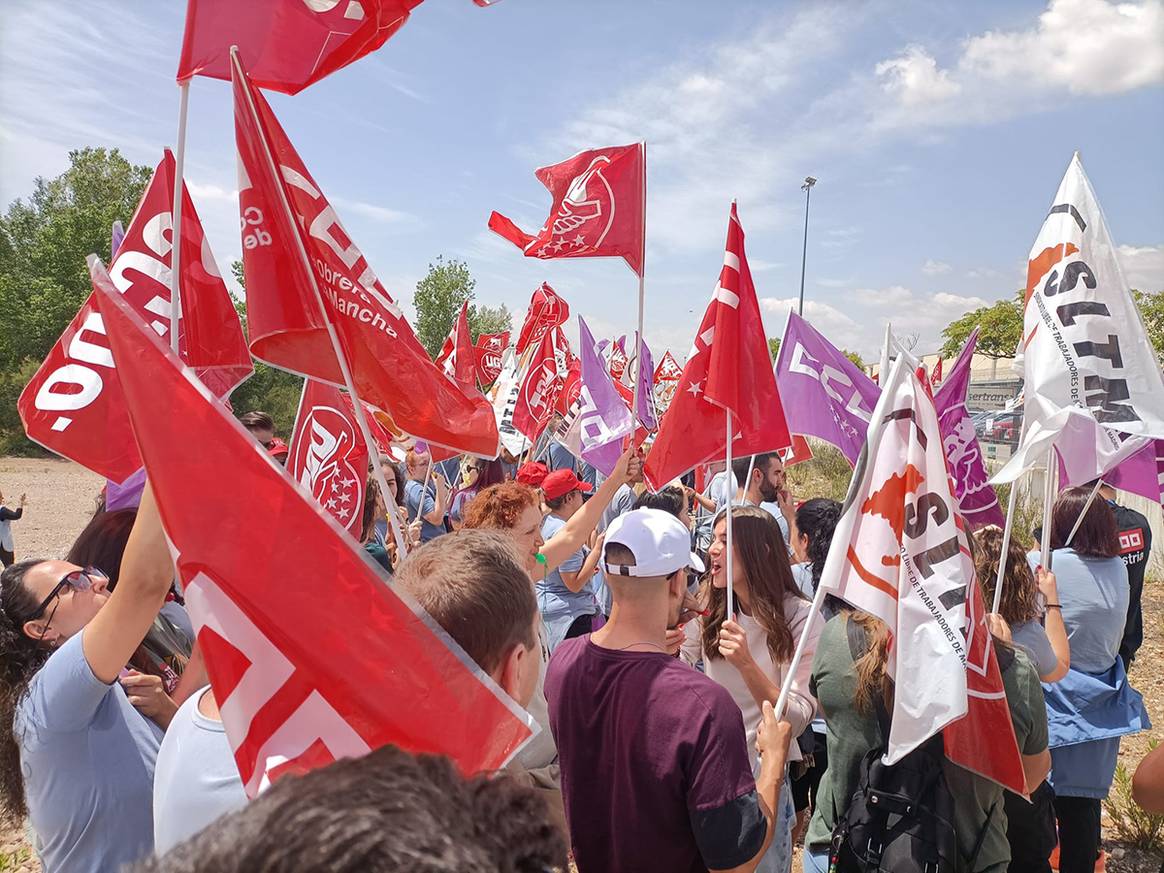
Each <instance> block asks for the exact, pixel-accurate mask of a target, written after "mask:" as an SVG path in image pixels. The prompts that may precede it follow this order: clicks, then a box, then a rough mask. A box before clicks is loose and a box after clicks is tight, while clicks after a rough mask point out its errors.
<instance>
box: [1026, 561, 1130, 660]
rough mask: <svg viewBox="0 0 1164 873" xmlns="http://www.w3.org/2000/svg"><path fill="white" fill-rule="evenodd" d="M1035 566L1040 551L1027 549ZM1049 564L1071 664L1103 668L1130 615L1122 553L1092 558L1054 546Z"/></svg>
mask: <svg viewBox="0 0 1164 873" xmlns="http://www.w3.org/2000/svg"><path fill="white" fill-rule="evenodd" d="M1027 561H1028V562H1029V563H1030V565H1031V569H1032V570H1033V569H1034V568H1035V567H1037V566H1038V564H1039V553H1038V552H1030V553H1029V554H1028V555H1027ZM1051 569H1052V570H1054V572H1055V582H1056V586H1057V588H1058V590H1059V602H1060V603H1061V604H1062V606H1063V624H1064V625H1065V626H1066V627H1067V642H1068V643H1069V644H1070V647H1071V667H1072V668H1073V669H1075V670H1081V671H1082V672H1084V673H1105V672H1107V671H1108V670H1110V669H1111V665H1112V664H1114V663H1115V659H1116V657H1117V656H1118V655H1119V651H1120V641H1121V640H1122V639H1123V636H1124V622H1126V621H1127V617H1128V601H1129V600H1130V599H1131V591H1130V589H1129V587H1128V568H1127V566H1126V565H1125V564H1124V562H1123V561H1122V560H1121V559H1120V558H1095V557H1090V556H1085V555H1079V554H1076V552H1075V550H1074V549H1055V551H1053V552H1052V553H1051Z"/></svg>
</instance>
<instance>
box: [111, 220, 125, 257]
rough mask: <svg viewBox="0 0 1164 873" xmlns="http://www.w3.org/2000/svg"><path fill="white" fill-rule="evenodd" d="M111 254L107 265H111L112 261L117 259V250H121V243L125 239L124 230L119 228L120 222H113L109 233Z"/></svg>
mask: <svg viewBox="0 0 1164 873" xmlns="http://www.w3.org/2000/svg"><path fill="white" fill-rule="evenodd" d="M109 238H110V243H111V253H110V255H109V263H111V264H112V263H113V259H114V258H116V257H117V250H118V249H119V248H121V241H122V240H124V239H125V228H124V227H122V226H121V222H120V221H115V222H113V229H112V232H111V233H110V237H109Z"/></svg>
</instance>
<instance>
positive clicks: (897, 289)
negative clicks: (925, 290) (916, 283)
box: [852, 285, 914, 307]
mask: <svg viewBox="0 0 1164 873" xmlns="http://www.w3.org/2000/svg"><path fill="white" fill-rule="evenodd" d="M852 297H853V301H854V302H855V303H859V304H860V305H861V306H874V307H876V306H905V305H906V304H910V303H913V302H914V295H913V292H912V291H910V290H909V289H908V288H906V287H904V286H902V285H890V286H889V287H887V288H858V289H857V290H856V291H854V292H853V295H852Z"/></svg>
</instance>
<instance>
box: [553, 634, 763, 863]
mask: <svg viewBox="0 0 1164 873" xmlns="http://www.w3.org/2000/svg"><path fill="white" fill-rule="evenodd" d="M545 689H546V699H547V701H548V702H549V715H550V728H551V730H552V731H553V733H554V739H555V740H557V743H558V756H559V761H560V764H561V769H562V795H563V798H564V800H565V804H566V820H567V821H568V822H569V825H570V842H571V844H572V847H573V850H574V860H575V861H576V862H577V864H578V869H579V871H581V873H621V871H626V873H641V871H644V870H665V871H667V873H687V871H692V873H694V871H706V870H707V869H708V867H711V868H712V869H725V868H731V867H736V866H738V865H740V864H743V863H744V862H745V861H748V860H750V859H751V858H753V857H755V855H756V853H757V852H758V851H759V849H760V846H761V845H762V844H763V841H764V836H765V833H766V830H767V824H766V822H765V820H764V818H763V815H762V814H761V812H760V807H759V802H758V799H757V797H756V783H755V780H754V779H753V778H752V770H751V763H750V756H749V754H748V748H747V742H746V740H745V739H744V723H743V719H742V718H741V716H740V709H739V707H738V706H736V704H735V702H734V701H733V700H732V698H731V695H729V694H728V692H727V691H725V690H724V689H723V687H722V686H720V685H718V684H716V683H715V682H713V681H712V680H711V679H708V678H707V677H706V676H704V675H703V674H702V673H700V672H699V671H698V670H695V669H693V668H692V667H689V666H688V665H687V664H685V663H683V662H682V661H680V660H678V659H677V658H672V657H669V656H668V655H665V654H663V653H661V652H628V651H616V650H613V649H604V648H602V647H601V646H597V645H595V644H594V643H592V642H590V635H589V634H587V635H586V636H583V637H578V638H576V639H572V640H566V641H565V642H563V643H562V644H561V645H560V646H558V648H557V649H556V650H555V651H554V655H553V657H552V658H551V659H550V663H549V666H548V667H547V669H546V681H545Z"/></svg>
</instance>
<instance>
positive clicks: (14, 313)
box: [0, 149, 151, 454]
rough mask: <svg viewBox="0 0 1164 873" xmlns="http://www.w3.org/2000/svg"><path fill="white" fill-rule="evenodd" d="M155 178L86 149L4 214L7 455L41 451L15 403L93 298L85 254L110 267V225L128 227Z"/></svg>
mask: <svg viewBox="0 0 1164 873" xmlns="http://www.w3.org/2000/svg"><path fill="white" fill-rule="evenodd" d="M150 173H151V169H150V168H149V167H146V166H138V165H134V164H131V163H130V162H129V161H127V160H126V159H125V158H124V157H122V156H121V153H120V152H118V151H117V150H116V149H113V150H111V151H108V150H106V149H80V150H78V151H74V152H70V153H69V168H68V169H67V170H65V172H64V173H62V174H61V175H60V176H57V177H56V178H55V179H44V178H37V179H36V181H35V183H34V184H33V191H32V194H31V195H30V196H29V197H28V199H27V200H25V199H23V198H21V199H18V200H15V201H13V202H12V203H11V204H9V206H8V209H7V210H6V211H5V212H4V214H3V215H0V454H17V453H19V454H33V453H40V450H39V449H38V448H37V447H36V446H35V445H34V444H33V443H31V442H29V441H28V439H26V438H25V436H24V428H23V427H22V425H21V424H20V419H19V417H18V415H17V413H16V398H17V397H18V396H19V395H20V392H21V391H22V390H23V388H24V386H25V384H27V382H28V380H29V379H30V378H31V377H32V375H33V373H35V372H36V370H37V368H38V367H39V366H40V364H41V362H42V361H44V358H45V356H46V355H47V354H48V351H49V349H51V348H52V346H53V343H55V342H56V341H57V338H58V337H59V336H60V335H61V332H62V331H63V330H64V329H65V326H66V325H67V324H68V323H69V321H70V320H72V318H73V316H74V315H76V314H77V310H78V309H80V308H81V304H82V303H83V302H84V300H85V298H86V297H87V296H88V294H89V291H90V286H89V271H88V268H87V266H86V264H85V258H86V256H87V255H90V254H96V255H98V256H99V257H100V258H101V259H102V260H103V261H105V262H106V263H108V261H109V246H110V238H109V233H110V226H111V225H112V224H113V222H114V221H116V220H120V221H122V222H123V223H125V224H128V223H129V220H130V218H131V217H132V216H133V211H134V209H135V208H136V207H137V204H138V201H139V200H140V199H141V195H142V191H144V190H145V186H146V183H147V182H148V181H149V178H150Z"/></svg>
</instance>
